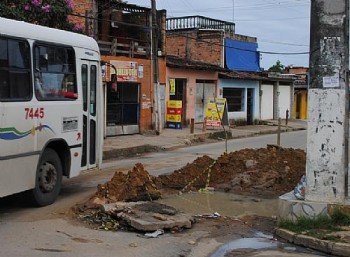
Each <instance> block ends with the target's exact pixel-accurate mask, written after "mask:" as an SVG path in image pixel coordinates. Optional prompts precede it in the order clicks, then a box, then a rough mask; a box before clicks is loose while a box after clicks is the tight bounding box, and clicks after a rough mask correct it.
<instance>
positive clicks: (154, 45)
mask: <svg viewBox="0 0 350 257" xmlns="http://www.w3.org/2000/svg"><path fill="white" fill-rule="evenodd" d="M151 10H152V17H151V18H152V22H151V24H152V30H151V31H152V36H151V52H152V54H151V60H152V67H153V85H154V87H153V90H154V93H153V96H154V100H153V106H154V108H153V114H154V115H153V119H154V129H155V130H156V133H157V134H159V133H161V130H162V124H161V110H160V109H161V108H160V92H159V64H158V32H159V28H158V22H157V9H156V0H151Z"/></svg>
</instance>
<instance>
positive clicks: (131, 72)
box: [109, 60, 139, 82]
mask: <svg viewBox="0 0 350 257" xmlns="http://www.w3.org/2000/svg"><path fill="white" fill-rule="evenodd" d="M110 63H111V65H113V66H114V67H115V68H116V70H117V81H118V82H123V81H126V82H137V79H138V74H139V70H138V64H137V62H125V61H113V60H112V61H111V62H110ZM109 69H110V77H112V75H114V74H115V70H114V68H113V67H110V68H109Z"/></svg>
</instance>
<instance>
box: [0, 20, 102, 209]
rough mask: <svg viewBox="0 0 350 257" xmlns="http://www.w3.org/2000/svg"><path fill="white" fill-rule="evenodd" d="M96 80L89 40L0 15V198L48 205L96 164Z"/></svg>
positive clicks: (98, 124)
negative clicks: (19, 196) (23, 196)
mask: <svg viewBox="0 0 350 257" xmlns="http://www.w3.org/2000/svg"><path fill="white" fill-rule="evenodd" d="M101 84H102V81H101V67H100V54H99V48H98V45H97V43H96V41H95V40H94V39H92V38H90V37H87V36H84V35H80V34H76V33H72V32H68V31H62V30H57V29H52V28H47V27H43V26H38V25H34V24H29V23H25V22H20V21H14V20H9V19H4V18H0V197H4V196H7V195H11V194H15V193H18V192H23V191H28V192H27V193H28V195H29V196H30V199H31V200H32V201H33V202H34V203H35V204H36V205H38V206H45V205H49V204H51V203H53V202H54V201H55V199H56V198H57V196H58V194H59V192H60V188H61V183H62V177H63V176H66V177H68V178H70V177H74V176H77V175H79V173H80V171H81V170H86V169H91V168H96V167H97V166H99V165H100V164H101V162H102V161H101V160H102V144H103V142H102V141H103V133H102V128H103V126H102V117H103V115H102V113H101V111H102V106H103V105H102V100H101V99H102V85H101Z"/></svg>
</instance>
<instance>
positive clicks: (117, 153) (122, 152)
mask: <svg viewBox="0 0 350 257" xmlns="http://www.w3.org/2000/svg"><path fill="white" fill-rule="evenodd" d="M273 127H274V126H273ZM299 130H305V128H292V127H282V129H281V133H285V132H291V131H299ZM276 132H277V131H276V129H271V130H265V131H250V132H246V133H245V134H244V135H235V134H234V133H232V130H231V133H230V134H229V136H228V139H229V140H230V139H239V138H247V137H254V136H260V135H269V134H276ZM200 137H202V138H205V139H217V138H222V137H223V131H215V132H203V133H202V134H189V135H188V136H186V137H184V138H183V140H184V142H183V143H175V144H169V145H166V146H156V145H151V144H144V145H140V146H133V147H125V148H118V149H112V150H105V151H103V160H104V161H106V160H110V159H118V158H123V157H125V158H128V157H133V156H136V155H139V154H143V153H150V152H159V151H168V150H173V149H176V148H180V147H186V146H190V145H191V144H187V143H185V140H186V139H187V140H191V139H192V140H194V139H198V138H200ZM204 143H205V142H204Z"/></svg>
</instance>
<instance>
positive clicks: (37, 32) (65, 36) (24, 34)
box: [0, 17, 99, 52]
mask: <svg viewBox="0 0 350 257" xmlns="http://www.w3.org/2000/svg"><path fill="white" fill-rule="evenodd" d="M0 35H7V36H15V37H21V38H28V39H33V40H40V41H46V42H55V43H58V44H64V45H71V46H74V47H81V48H86V49H89V50H93V51H96V52H99V47H98V44H97V42H96V40H94V39H93V38H91V37H88V36H85V35H81V34H78V33H74V32H70V31H65V30H59V29H53V28H49V27H44V26H40V25H35V24H31V23H27V22H24V21H17V20H11V19H6V18H2V17H0Z"/></svg>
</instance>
